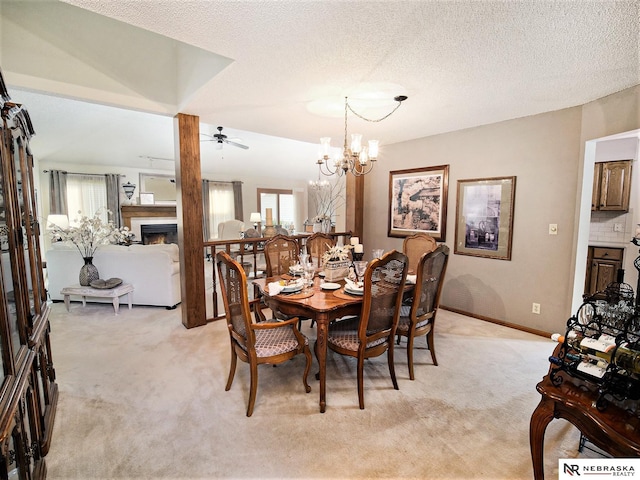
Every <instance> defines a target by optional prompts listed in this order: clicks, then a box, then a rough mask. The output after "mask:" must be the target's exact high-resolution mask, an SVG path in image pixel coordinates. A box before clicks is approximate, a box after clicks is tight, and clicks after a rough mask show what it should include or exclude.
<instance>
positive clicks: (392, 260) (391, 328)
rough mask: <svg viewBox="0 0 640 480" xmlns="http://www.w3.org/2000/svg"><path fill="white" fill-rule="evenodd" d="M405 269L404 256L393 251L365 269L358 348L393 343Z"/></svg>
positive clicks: (406, 268) (405, 261)
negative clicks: (359, 346)
mask: <svg viewBox="0 0 640 480" xmlns="http://www.w3.org/2000/svg"><path fill="white" fill-rule="evenodd" d="M407 265H408V263H407V257H406V255H404V254H402V253H400V252H397V251H396V250H392V251H390V252H388V253H386V254H385V255H384V256H383V257H382V258H378V259H376V260H373V261H372V262H371V263H369V265H368V266H367V270H366V272H365V275H364V298H363V304H362V315H361V317H360V318H361V320H360V327H359V332H358V336H359V338H360V345H361V348H362V346H366V348H369V347H370V346H374V345H377V344H382V345H385V344H388V343H389V342H392V340H393V335H394V334H395V329H396V325H397V323H398V317H399V314H400V305H401V304H402V294H403V289H404V284H405V280H406V278H407V270H408V266H407Z"/></svg>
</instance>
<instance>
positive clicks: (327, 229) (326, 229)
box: [321, 218, 331, 233]
mask: <svg viewBox="0 0 640 480" xmlns="http://www.w3.org/2000/svg"><path fill="white" fill-rule="evenodd" d="M321 229H322V230H321V231H322V233H331V220H330V219H328V218H327V219H326V220H323V221H322V223H321Z"/></svg>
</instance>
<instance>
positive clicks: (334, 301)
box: [253, 274, 414, 413]
mask: <svg viewBox="0 0 640 480" xmlns="http://www.w3.org/2000/svg"><path fill="white" fill-rule="evenodd" d="M291 279H292V277H291V276H290V275H281V276H274V277H266V278H265V277H263V278H258V279H255V280H253V284H254V285H255V286H256V287H257V288H258V289H259V294H260V295H261V296H262V298H263V299H264V302H265V304H266V305H267V307H269V308H270V309H271V310H272V311H279V312H281V313H283V314H285V315H287V316H295V317H302V318H308V319H312V320H315V322H316V342H315V345H314V352H315V354H316V359H317V360H318V375H317V378H318V380H319V383H320V412H321V413H324V412H325V410H326V407H327V390H326V380H327V350H328V347H327V334H328V332H329V324H330V323H331V322H332V321H334V320H337V319H338V318H342V317H346V316H350V315H359V314H360V312H361V310H362V300H363V295H355V294H351V293H347V292H346V291H345V281H344V280H339V281H334V282H325V281H324V278H322V276H321V274H320V275H318V274H316V276H315V277H314V279H313V285H311V286H306V287H304V288H303V289H302V290H300V291H298V292H279V293H278V294H275V295H273V294H270V293H269V288H268V286H269V284H270V283H272V282H279V281H280V280H291ZM413 287H414V285H406V286H405V293H407V292H411V291H412V290H413Z"/></svg>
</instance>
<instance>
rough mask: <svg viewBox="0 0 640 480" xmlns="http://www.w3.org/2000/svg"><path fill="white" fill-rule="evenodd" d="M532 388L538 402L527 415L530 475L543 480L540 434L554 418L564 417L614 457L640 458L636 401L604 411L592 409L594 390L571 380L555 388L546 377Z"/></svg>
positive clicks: (639, 422)
mask: <svg viewBox="0 0 640 480" xmlns="http://www.w3.org/2000/svg"><path fill="white" fill-rule="evenodd" d="M536 389H537V390H538V392H539V393H540V394H541V395H542V400H540V403H539V404H538V406H537V407H536V409H535V410H534V412H533V414H532V415H531V424H530V429H529V441H530V445H531V459H532V461H533V474H534V478H535V479H536V480H543V479H544V461H543V452H544V433H545V430H546V428H547V425H549V423H550V422H551V420H553V419H554V418H564V419H565V420H567V421H569V422H570V423H572V424H573V425H575V426H576V427H577V428H578V430H580V431H581V432H582V433H583V434H584V435H585V436H586V437H587V438H588V439H589V441H590V442H591V443H593V444H594V445H596V446H597V447H598V448H600V449H602V450H603V451H605V452H607V453H608V454H610V455H612V456H614V457H640V418H638V416H637V415H634V414H633V413H629V411H636V412H637V411H638V408H640V401H633V400H625V401H623V402H620V403H619V404H616V403H613V402H612V403H610V404H609V405H608V406H607V408H606V409H605V410H604V411H599V410H598V409H597V408H596V407H595V402H596V400H597V398H598V393H597V391H591V390H588V389H587V388H584V386H582V387H581V386H580V385H579V382H578V383H574V382H573V381H572V379H570V378H566V379H565V381H564V382H563V383H562V384H561V385H559V386H555V385H554V384H553V383H552V382H551V379H550V378H549V375H546V376H545V377H544V378H543V379H542V381H541V382H540V383H538V385H537V387H536Z"/></svg>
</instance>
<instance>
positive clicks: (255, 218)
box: [249, 212, 262, 231]
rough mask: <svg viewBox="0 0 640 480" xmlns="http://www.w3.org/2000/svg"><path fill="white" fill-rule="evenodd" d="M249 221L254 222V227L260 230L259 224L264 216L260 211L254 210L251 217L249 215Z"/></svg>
mask: <svg viewBox="0 0 640 480" xmlns="http://www.w3.org/2000/svg"><path fill="white" fill-rule="evenodd" d="M249 221H250V222H251V223H253V228H255V229H256V230H258V224H259V223H260V222H262V218H261V217H260V212H252V213H251V217H249ZM258 231H260V230H258Z"/></svg>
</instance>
